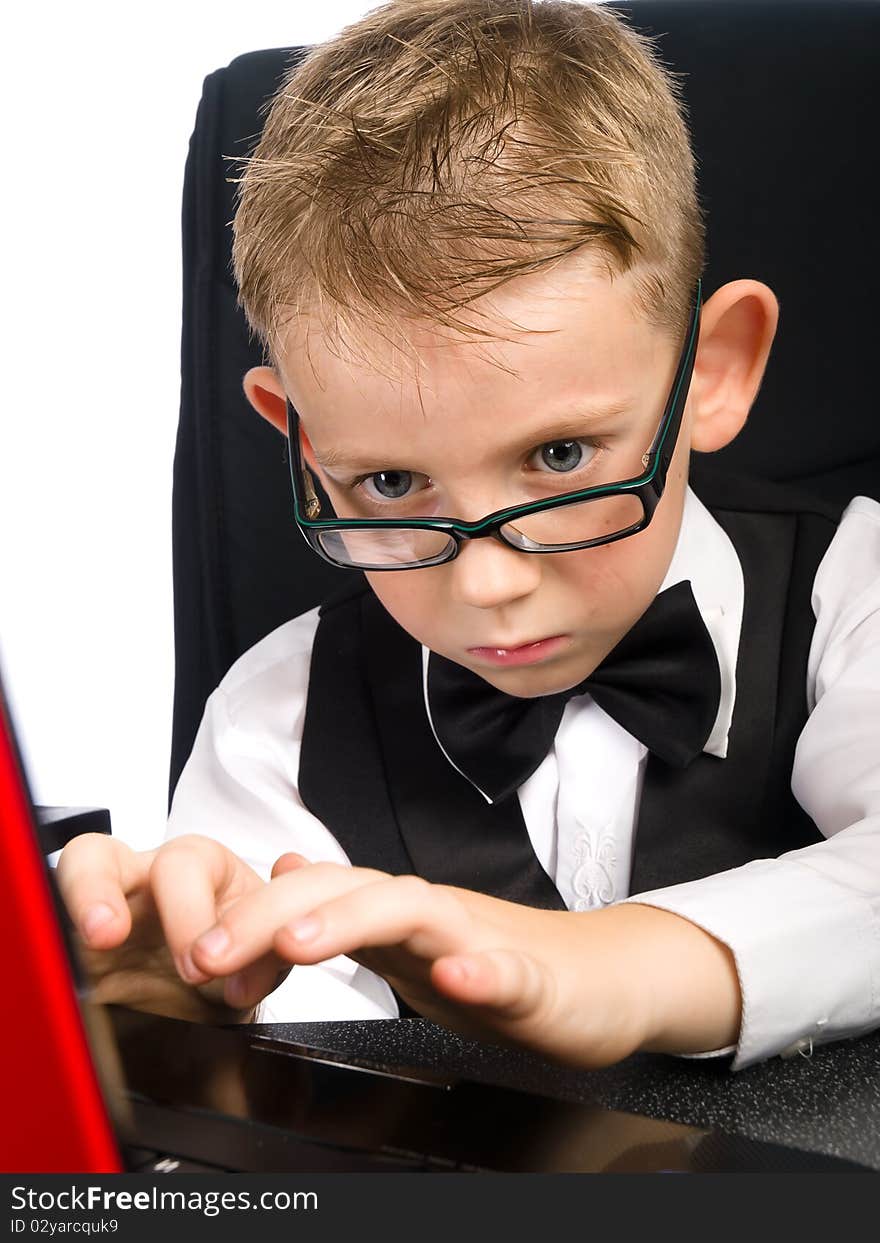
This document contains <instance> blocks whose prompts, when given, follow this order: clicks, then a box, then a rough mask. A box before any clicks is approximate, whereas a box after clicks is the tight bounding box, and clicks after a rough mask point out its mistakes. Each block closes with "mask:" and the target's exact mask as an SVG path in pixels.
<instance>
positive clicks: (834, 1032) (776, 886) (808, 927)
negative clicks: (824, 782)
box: [624, 856, 880, 1070]
mask: <svg viewBox="0 0 880 1243" xmlns="http://www.w3.org/2000/svg"><path fill="white" fill-rule="evenodd" d="M624 900H625V901H626V902H640V903H644V904H645V905H647V906H655V907H658V908H660V909H661V910H666V911H670V912H671V913H673V914H675V915H680V916H682V917H683V918H684V919H687V920H690V922H691V923H693V924H697V925H698V927H700V928H702V929H703V930H704V931H705V932H708V933H709V934H710V936H713V937H715V938H716V940H718V941H721V942H722V943H723V944H724V945H726V946H727V947H728V948H729V949H730V951H731V953H732V954H733V957H734V960H735V963H736V970H737V974H738V976H739V983H740V989H741V991H742V1022H741V1026H740V1033H739V1040H738V1042H737V1045H736V1056H735V1058H734V1060H733V1062H732V1064H731V1070H742V1069H743V1068H744V1067H746V1066H750V1065H752V1064H753V1063H755V1062H759V1061H762V1060H763V1059H765V1058H768V1057H773V1056H774V1055H776V1054H780V1055H782V1056H783V1057H786V1056H791V1055H792V1054H793V1053H797V1052H806V1051H807V1050H811V1049H812V1047H813V1045H814V1044H820V1043H825V1042H827V1041H830V1040H839V1039H841V1038H843V1037H852V1036H857V1035H861V1034H862V1033H863V1032H866V1031H870V1030H871V1029H872V1028H873V1027H876V1026H877V1025H878V1023H880V964H878V957H880V927H878V921H877V918H876V916H875V914H874V911H873V909H872V906H871V904H870V902H869V901H868V900H867V899H866V898H865V897H863V896H862V895H861V894H859V893H858V892H856V891H854V890H853V889H852V888H851V887H849V886H844V885H841V884H839V883H837V882H836V881H835V880H834V879H832V878H830V877H828V876H825V875H823V874H821V873H820V872H818V871H817V870H815V869H814V868H813V867H810V866H809V865H808V864H804V863H799V862H797V861H795V860H794V859H792V858H791V857H789V858H785V856H783V857H782V858H781V859H758V860H755V861H754V862H752V863H748V864H746V865H745V866H744V867H741V868H734V869H733V870H732V871H729V872H720V873H718V874H717V875H715V876H707V877H704V878H703V879H701V880H696V881H688V882H687V883H686V884H683V885H674V886H671V887H670V888H666V889H656V890H652V891H650V892H648V893H640V894H633V895H632V896H631V897H629V898H626V899H624ZM725 1051H728V1052H729V1050H719V1051H718V1053H717V1055H719V1056H720V1054H721V1052H725ZM714 1055H715V1054H706V1055H705V1056H714Z"/></svg>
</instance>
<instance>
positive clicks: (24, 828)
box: [0, 682, 124, 1173]
mask: <svg viewBox="0 0 880 1243" xmlns="http://www.w3.org/2000/svg"><path fill="white" fill-rule="evenodd" d="M0 945H2V960H3V1004H2V1006H0V1012H2V1015H3V1019H2V1034H0V1041H2V1045H0V1049H2V1069H0V1082H2V1101H3V1119H4V1120H3V1126H2V1127H0V1171H3V1172H4V1173H74V1172H75V1173H114V1172H121V1171H122V1170H123V1168H124V1167H123V1164H122V1160H121V1157H120V1153H119V1149H118V1146H117V1143H116V1138H115V1133H114V1127H113V1122H112V1120H111V1117H110V1114H109V1111H108V1107H107V1103H106V1101H105V1098H104V1093H103V1092H102V1087H101V1083H100V1082H99V1079H98V1074H97V1072H96V1068H95V1065H94V1064H93V1061H92V1052H91V1048H90V1043H89V1038H88V1036H87V1033H86V1026H85V1020H84V1016H83V1013H82V1011H81V1010H80V1005H79V1002H78V999H77V992H76V987H75V984H74V976H73V971H74V970H75V968H74V966H73V963H72V959H71V958H70V957H69V951H68V946H67V944H66V941H65V934H64V931H63V929H62V926H61V923H60V921H59V918H58V913H57V911H56V906H55V895H54V893H53V891H52V888H51V886H50V880H49V876H48V868H47V865H46V862H45V860H44V858H43V855H42V853H41V850H40V845H39V839H38V836H37V830H36V821H35V817H34V811H33V805H32V802H31V798H30V794H29V790H28V785H27V782H26V779H25V776H24V769H23V765H22V762H21V756H20V752H19V748H18V747H17V745H16V741H15V735H14V732H13V728H12V721H11V717H10V713H9V709H8V705H7V701H6V697H5V695H4V694H3V686H2V682H0Z"/></svg>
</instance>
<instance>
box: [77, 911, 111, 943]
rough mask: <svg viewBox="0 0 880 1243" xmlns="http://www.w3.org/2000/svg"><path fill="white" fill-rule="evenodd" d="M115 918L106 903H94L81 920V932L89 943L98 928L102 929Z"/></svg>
mask: <svg viewBox="0 0 880 1243" xmlns="http://www.w3.org/2000/svg"><path fill="white" fill-rule="evenodd" d="M115 918H116V912H115V911H114V909H113V907H112V906H108V905H107V903H106V902H96V903H95V905H94V906H91V907H89V909H88V910H87V911H86V914H85V916H84V918H83V931H84V932H85V934H86V938H87V939H88V940H89V941H90V940H91V939H92V937H93V936H94V935H95V933H96V932H97V931H98V929H99V928H103V927H104V925H105V924H109V923H110V920H111V919H115Z"/></svg>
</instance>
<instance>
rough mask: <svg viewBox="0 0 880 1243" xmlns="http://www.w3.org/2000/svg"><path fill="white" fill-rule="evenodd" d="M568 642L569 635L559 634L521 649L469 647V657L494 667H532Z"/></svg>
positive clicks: (525, 645) (520, 647) (522, 645)
mask: <svg viewBox="0 0 880 1243" xmlns="http://www.w3.org/2000/svg"><path fill="white" fill-rule="evenodd" d="M568 641H569V636H568V635H567V634H557V635H552V636H551V637H550V638H547V639H537V640H536V641H535V642H533V643H523V644H521V645H520V646H519V647H469V648H468V655H469V656H476V658H477V659H478V660H485V661H488V663H489V664H492V665H532V664H536V663H537V662H538V661H540V660H545V659H546V658H547V657H549V656H550V655H552V654H553V653H554V652H556V651H558V650H559V648H560V647H561V646H562V645H563V644H565V643H567V642H568Z"/></svg>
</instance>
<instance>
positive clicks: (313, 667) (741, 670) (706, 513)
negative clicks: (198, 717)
mask: <svg viewBox="0 0 880 1243" xmlns="http://www.w3.org/2000/svg"><path fill="white" fill-rule="evenodd" d="M702 248H703V234H702V225H701V221H700V215H699V209H698V206H697V202H696V194H695V189H694V180H693V163H692V158H691V155H690V151H689V147H688V142H687V136H686V132H685V129H684V125H683V122H682V120H681V117H680V115H679V111H678V109H677V107H676V103H675V98H674V93H673V91H672V88H671V87H670V84H669V82H668V81H667V80H666V79H665V77H664V75H663V73H662V71H661V69H660V68H659V66H658V65H657V64H656V63H655V62H654V61H653V59H652V56H651V54H650V51H649V49H648V48H647V47H646V46H644V44H643V43H642V41H641V40H639V39H638V38H637V37H635V36H634V35H633V34H632V33H631V32H629V31H627V30H626V28H625V27H623V26H622V25H621V23H620V22H619V21H618V20H617V19H616V18H614V17H613V16H611V15H610V14H608V13H606V12H603V11H602V10H601V9H592V8H584V7H581V6H579V5H566V4H544V5H534V6H533V5H530V4H527V3H525V2H522V3H518V2H516V0H512V2H511V3H507V4H503V5H501V4H498V3H494V2H492V0H444V2H443V3H440V2H439V0H400V2H399V3H394V4H391V5H387V6H385V7H384V8H382V9H379V10H376V11H374V12H373V13H371V14H369V15H368V16H367V17H366V18H364V19H363V20H362V21H361V22H359V23H357V24H356V25H355V26H353V27H351V28H350V29H349V30H347V31H345V32H343V34H342V35H340V36H339V38H338V39H336V40H334V41H333V42H332V43H330V44H328V45H326V46H325V47H321V48H317V49H315V50H314V52H313V53H312V54H311V55H310V56H309V57H308V58H307V59H306V61H305V62H304V64H303V65H302V66H300V67H299V68H298V69H297V70H296V71H295V72H294V73H293V75H292V76H291V77H290V79H289V80H288V82H286V83H285V85H284V86H283V87H282V88H281V90H280V91H279V93H278V96H277V97H276V101H275V103H274V106H273V109H272V112H271V113H270V115H269V117H268V119H267V123H266V127H265V130H264V133H263V137H262V139H261V142H260V145H259V146H258V148H257V150H256V152H255V155H254V157H253V159H252V161H250V162H249V164H248V169H247V173H246V175H245V178H244V180H243V183H242V194H241V201H240V204H239V208H238V211H237V213H236V221H235V249H234V259H235V265H236V278H237V280H238V284H239V290H240V298H241V302H242V305H243V306H244V308H245V311H246V313H247V315H248V319H249V321H250V323H251V325H252V326H253V328H254V329H255V330H256V331H257V332H258V333H259V334H260V336H261V337H262V339H263V341H264V343H265V344H266V346H267V349H268V352H269V357H270V359H271V361H272V366H271V367H259V368H254V369H253V370H252V371H250V372H249V373H248V375H247V376H246V377H245V382H244V387H245V392H246V394H247V396H248V398H249V400H250V401H251V403H252V404H253V405H254V407H255V408H256V409H257V410H258V411H259V413H260V414H262V415H263V416H264V417H266V418H267V419H269V421H270V422H272V423H273V424H274V425H275V426H276V427H277V428H278V429H279V430H280V431H282V432H285V433H286V432H289V433H290V434H291V462H292V479H293V483H294V489H295V496H296V514H297V520H298V522H299V524H300V526H301V529H302V530H303V533H304V534H305V535H306V537H307V538H308V539H309V542H310V543H312V544H313V546H314V547H315V549H316V551H319V552H320V553H321V555H324V556H326V557H329V558H330V559H331V560H334V561H337V562H339V563H342V564H353V565H356V566H359V567H361V568H363V569H364V571H365V576H366V580H367V583H368V585H369V590H366V591H362V592H357V591H355V592H354V593H351V592H349V593H346V594H343V595H342V596H341V598H340V599H338V600H336V601H334V602H332V604H330V605H328V606H327V607H326V608H324V609H323V610H320V611H319V610H313V611H312V612H311V613H308V614H305V615H304V616H303V617H300V618H296V619H294V620H293V621H292V622H290V623H287V624H286V625H285V626H282V627H281V628H280V629H279V630H278V631H276V632H274V634H272V635H269V636H267V638H266V639H264V640H263V641H262V642H261V643H259V644H257V645H256V646H255V647H254V648H253V649H252V650H251V651H250V652H249V653H246V654H245V656H244V657H242V658H241V660H240V661H238V662H237V663H236V665H235V666H234V667H233V669H232V670H230V672H229V674H227V676H226V678H224V680H223V682H222V683H221V686H220V688H218V690H217V691H216V692H215V693H214V695H213V696H212V697H211V700H210V701H209V704H208V705H207V707H206V713H205V719H204V721H203V724H202V727H201V729H200V732H199V737H198V739H197V741H196V744H195V747H194V750H193V755H192V757H191V759H190V762H189V764H188V765H187V768H186V770H185V772H184V774H183V775H182V777H181V780H180V783H179V786H178V789H177V793H176V796H175V801H174V805H173V808H172V814H171V818H170V821H169V827H168V837H169V840H168V842H167V843H166V844H165V845H164V846H162V847H161V848H160V849H159V850H157V851H149V852H145V853H143V854H140V855H137V854H135V853H134V852H132V851H130V850H128V848H126V847H125V846H124V845H123V844H122V843H119V842H113V841H109V842H108V841H105V840H101V839H98V840H95V839H81V840H79V841H75V842H74V843H72V844H71V846H70V847H68V849H67V850H66V851H65V852H64V854H63V856H62V859H61V861H60V864H59V877H60V880H61V883H62V888H63V891H64V893H65V896H66V898H67V901H68V903H69V905H70V907H71V911H72V914H73V916H74V919H75V920H76V921H77V924H78V926H79V928H80V929H81V931H82V933H83V936H84V938H85V939H86V942H87V944H88V945H89V946H90V947H91V952H90V955H89V959H90V965H91V967H92V970H93V973H94V974H95V976H96V978H97V979H98V981H99V984H98V996H99V998H101V999H103V1000H121V1001H126V1002H127V1003H128V1004H136V1005H142V1006H143V1007H144V1008H147V1009H150V1008H153V1009H158V1010H162V1011H163V1012H167V1013H176V1014H185V1015H190V1016H194V1017H221V1018H228V1017H230V1014H232V1015H233V1016H234V1017H238V1018H247V1017H250V1016H251V1014H252V1012H253V1007H254V1006H255V1005H256V1004H257V1003H259V1002H261V1001H262V999H263V998H266V997H267V995H268V994H271V996H269V998H268V1001H266V1002H264V1003H263V1004H262V1005H261V1008H260V1013H259V1017H260V1018H263V1019H268V1018H283V1017H284V1018H289V1019H292V1020H295V1019H304V1018H314V1017H361V1016H364V1015H373V1016H385V1015H393V1014H395V1013H396V1012H397V1009H396V1003H395V995H394V994H395V993H396V994H397V996H398V997H399V998H400V999H402V1000H403V1002H405V1003H406V1004H407V1005H409V1006H411V1007H413V1008H414V1009H415V1010H416V1011H417V1012H419V1013H422V1014H425V1015H427V1016H428V1017H430V1018H434V1019H436V1020H438V1021H440V1022H444V1023H447V1024H449V1025H451V1026H454V1027H456V1028H457V1029H459V1030H462V1031H464V1032H467V1033H472V1034H477V1035H480V1036H483V1037H488V1038H490V1039H498V1040H514V1041H522V1042H524V1043H527V1044H529V1045H530V1046H531V1047H533V1048H535V1049H537V1050H539V1051H541V1052H543V1053H544V1054H545V1055H547V1056H549V1057H553V1058H558V1059H560V1060H564V1061H568V1062H571V1063H573V1064H576V1065H581V1066H598V1065H604V1064H607V1063H609V1062H613V1061H615V1060H617V1059H619V1058H621V1057H624V1056H626V1055H627V1054H629V1053H630V1052H632V1051H634V1050H636V1049H639V1048H646V1049H658V1050H665V1051H668V1052H674V1053H684V1054H700V1053H713V1052H723V1051H729V1050H731V1049H733V1048H735V1050H736V1056H735V1059H734V1062H733V1066H734V1068H738V1067H740V1066H744V1065H747V1064H749V1063H750V1062H753V1061H755V1060H757V1059H759V1058H762V1057H767V1056H770V1055H772V1054H774V1053H779V1052H783V1051H788V1050H789V1049H792V1048H797V1047H804V1048H807V1049H809V1048H810V1047H811V1046H812V1042H813V1041H814V1040H816V1041H818V1040H826V1039H835V1038H839V1037H841V1036H847V1035H854V1034H857V1033H858V1032H860V1031H865V1030H868V1029H869V1028H871V1027H874V1026H876V1025H877V1024H878V1022H880V1015H878V1010H880V1002H878V992H880V990H878V989H877V987H876V984H875V983H873V981H876V978H877V973H878V970H880V963H878V948H877V947H878V944H880V938H878V937H877V931H876V930H877V908H878V904H880V861H878V860H880V850H878V845H880V805H878V795H877V790H878V788H880V783H878V781H877V756H876V752H877V748H876V743H875V741H874V739H875V738H876V731H877V720H878V703H880V701H878V691H880V660H878V652H880V589H878V585H877V584H878V582H880V575H878V571H880V505H878V504H877V503H876V502H874V501H871V500H869V499H868V498H856V499H855V500H854V501H853V502H851V503H850V505H849V506H848V507H847V508H846V510H845V512H844V513H843V515H840V514H839V513H837V512H833V511H832V510H831V509H830V507H827V506H823V505H821V504H819V503H816V504H812V503H810V502H809V501H808V500H805V499H803V498H801V497H799V496H798V495H797V494H792V493H790V492H788V490H786V489H776V488H772V487H769V486H764V485H757V484H756V485H755V487H754V488H751V489H750V488H749V487H744V486H743V485H742V484H734V485H728V484H725V483H724V481H723V479H722V480H720V481H719V480H714V481H712V486H711V488H710V487H708V485H707V486H706V492H705V497H706V501H705V503H704V502H703V500H702V498H701V497H700V495H699V493H700V492H702V490H703V485H702V484H701V485H700V487H699V488H698V489H697V490H694V489H691V488H690V487H689V486H688V468H689V454H690V450H691V449H694V450H697V451H698V452H703V453H706V452H712V451H714V450H716V449H719V448H721V447H723V446H724V445H725V444H727V443H729V441H730V440H732V439H733V437H734V436H735V435H736V434H737V433H738V432H739V430H740V429H741V427H742V426H743V424H744V422H745V420H746V418H747V416H748V411H749V408H750V406H751V403H752V401H753V400H754V397H755V394H756V392H757V390H758V387H759V385H760V382H761V378H762V375H763V372H764V368H765V364H766V361H767V357H768V354H769V350H770V347H771V344H772V340H773V335H774V332H775V327H776V317H777V306H776V300H775V298H774V296H773V294H772V293H771V291H770V290H769V289H768V288H767V287H766V286H764V285H761V284H760V283H759V282H757V281H751V280H749V281H735V282H732V283H730V284H727V285H725V286H723V287H722V288H721V289H719V290H717V291H715V292H714V293H713V294H712V296H711V297H710V298H709V299H707V301H706V302H705V305H701V302H700V288H699V276H700V272H701V269H702V262H703V253H702ZM698 325H699V342H698V340H697V326H698ZM300 450H301V452H302V454H303V457H304V461H301V460H300ZM697 470H699V468H697ZM696 478H697V472H695V477H694V483H695V485H696ZM316 480H317V481H318V482H320V484H321V486H322V489H323V492H324V496H323V497H318V496H317V493H316V491H315V489H314V483H315V481H316ZM621 485H623V486H621ZM591 490H592V491H591ZM572 498H575V499H572ZM328 502H329V504H332V512H330V511H329V509H328ZM508 510H515V511H516V512H515V513H508V512H507V511H508ZM452 519H454V521H453V520H452ZM490 520H492V521H490ZM431 523H433V526H432V525H430V524H431ZM805 685H806V696H804V689H803V688H804V686H805ZM291 851H295V852H296V853H295V854H292V853H290V852H291ZM776 856H781V857H779V858H777V857H776ZM270 878H271V879H270ZM627 895H631V896H632V898H635V899H637V900H632V898H630V899H628V897H627ZM102 916H103V919H102ZM292 963H293V964H297V967H296V970H295V971H292V972H290V973H289V974H287V972H288V969H289V967H290V965H291V964H292ZM804 969H806V972H807V974H808V977H809V978H808V979H807V980H806V981H804V982H803V983H799V984H798V986H797V988H796V989H794V990H793V989H792V980H793V978H794V976H795V973H796V972H798V971H801V970H804ZM279 974H281V975H284V976H285V978H284V980H283V983H282V984H281V985H280V987H277V988H276V984H277V981H278V977H279ZM392 990H393V991H392ZM224 1007H228V1008H225V1009H224Z"/></svg>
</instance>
